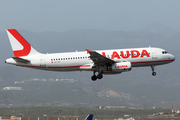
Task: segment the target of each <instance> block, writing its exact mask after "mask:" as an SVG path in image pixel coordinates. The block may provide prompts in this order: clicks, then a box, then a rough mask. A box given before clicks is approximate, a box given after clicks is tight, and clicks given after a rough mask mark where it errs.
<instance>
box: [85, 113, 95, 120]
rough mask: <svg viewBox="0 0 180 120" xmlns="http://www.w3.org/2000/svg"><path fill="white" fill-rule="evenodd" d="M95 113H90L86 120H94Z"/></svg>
mask: <svg viewBox="0 0 180 120" xmlns="http://www.w3.org/2000/svg"><path fill="white" fill-rule="evenodd" d="M92 118H93V114H89V115H88V116H87V117H86V118H85V119H84V120H92Z"/></svg>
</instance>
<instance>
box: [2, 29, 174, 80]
mask: <svg viewBox="0 0 180 120" xmlns="http://www.w3.org/2000/svg"><path fill="white" fill-rule="evenodd" d="M7 35H8V37H9V40H10V44H11V47H12V50H13V53H14V57H12V58H9V59H6V60H5V63H8V64H12V65H16V66H21V67H28V68H34V69H41V70H49V71H60V72H61V71H93V75H92V77H91V79H92V80H93V81H96V80H97V79H102V78H103V74H105V75H112V74H120V73H122V72H128V71H130V70H131V69H132V68H133V67H145V66H150V67H151V69H152V75H153V76H155V75H156V72H155V71H154V70H155V66H157V65H163V64H167V63H171V62H173V61H174V60H175V57H174V55H172V54H170V53H168V52H167V51H166V50H164V49H161V48H156V47H150V46H149V47H145V48H130V49H111V50H94V51H91V50H88V49H86V51H81V52H77V51H76V52H65V53H52V54H48V53H47V54H42V53H39V52H38V51H36V50H35V49H34V48H33V47H32V46H31V45H30V44H29V43H28V42H27V41H26V40H25V39H24V38H23V37H22V36H21V35H20V33H19V32H18V31H17V30H16V29H7Z"/></svg>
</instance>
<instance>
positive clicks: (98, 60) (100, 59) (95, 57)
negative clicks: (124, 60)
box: [86, 49, 115, 65]
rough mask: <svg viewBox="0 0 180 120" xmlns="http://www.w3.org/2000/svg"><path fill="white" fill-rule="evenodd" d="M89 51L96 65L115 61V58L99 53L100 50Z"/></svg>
mask: <svg viewBox="0 0 180 120" xmlns="http://www.w3.org/2000/svg"><path fill="white" fill-rule="evenodd" d="M86 51H87V53H88V54H90V58H91V60H92V61H93V62H94V63H95V64H96V65H105V64H109V63H110V64H112V63H115V61H114V60H111V59H109V58H107V57H105V56H103V55H101V54H99V53H98V52H96V51H90V50H87V49H86Z"/></svg>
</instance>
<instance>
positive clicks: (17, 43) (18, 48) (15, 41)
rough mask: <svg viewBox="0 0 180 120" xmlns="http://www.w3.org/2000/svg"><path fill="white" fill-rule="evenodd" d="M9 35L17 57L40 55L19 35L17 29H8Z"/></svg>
mask: <svg viewBox="0 0 180 120" xmlns="http://www.w3.org/2000/svg"><path fill="white" fill-rule="evenodd" d="M7 34H8V37H9V41H10V43H11V47H12V50H13V53H14V56H15V57H23V56H29V55H32V54H40V53H39V52H37V51H36V50H35V49H34V48H33V47H32V46H31V45H30V44H29V43H28V42H27V41H26V40H25V39H24V38H23V37H22V36H21V35H20V34H19V32H18V31H17V30H16V29H7Z"/></svg>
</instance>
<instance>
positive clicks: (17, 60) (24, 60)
mask: <svg viewBox="0 0 180 120" xmlns="http://www.w3.org/2000/svg"><path fill="white" fill-rule="evenodd" d="M12 58H13V59H14V60H15V61H16V62H20V63H24V64H27V63H30V61H29V60H26V59H23V58H20V57H12Z"/></svg>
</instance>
